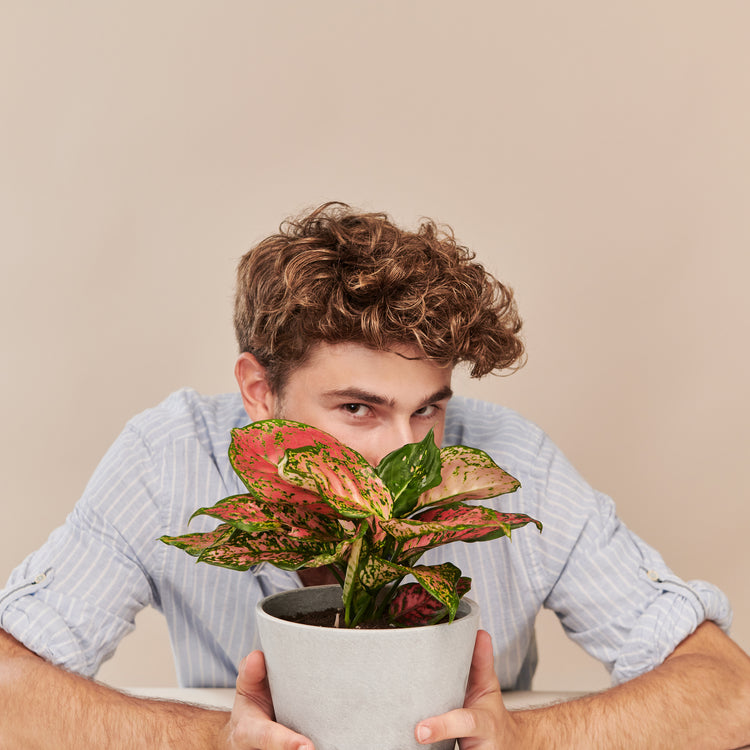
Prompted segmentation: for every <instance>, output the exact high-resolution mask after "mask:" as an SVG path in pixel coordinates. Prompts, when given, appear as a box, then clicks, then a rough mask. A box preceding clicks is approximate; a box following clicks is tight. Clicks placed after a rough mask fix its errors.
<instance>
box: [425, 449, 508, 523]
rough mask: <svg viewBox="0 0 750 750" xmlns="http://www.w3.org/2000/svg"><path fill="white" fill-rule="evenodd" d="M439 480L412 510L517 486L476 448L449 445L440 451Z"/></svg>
mask: <svg viewBox="0 0 750 750" xmlns="http://www.w3.org/2000/svg"><path fill="white" fill-rule="evenodd" d="M440 457H441V459H442V462H443V467H442V469H441V475H442V481H441V483H440V484H439V485H437V487H433V488H432V489H430V490H428V491H427V492H425V493H424V494H423V495H421V496H420V498H419V500H418V501H417V504H416V506H415V509H418V508H426V507H428V506H432V505H445V504H447V503H455V502H458V501H463V500H484V499H486V498H489V497H496V496H497V495H504V494H506V493H508V492H515V491H516V490H517V489H518V488H519V487H520V486H521V483H520V482H519V481H518V480H517V479H515V477H512V476H511V475H510V474H508V472H507V471H505V470H504V469H501V468H500V467H499V466H498V465H497V464H496V463H495V462H494V461H493V460H492V459H491V458H490V456H489V455H487V453H485V452H484V451H481V450H479V449H478V448H467V447H466V446H464V445H452V446H449V447H447V448H443V449H442V450H441V451H440Z"/></svg>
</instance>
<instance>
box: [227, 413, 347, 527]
mask: <svg viewBox="0 0 750 750" xmlns="http://www.w3.org/2000/svg"><path fill="white" fill-rule="evenodd" d="M318 439H322V440H325V441H329V440H333V438H331V436H330V435H328V434H327V433H325V432H322V431H321V430H316V429H315V428H313V427H309V426H308V425H304V424H302V423H300V422H291V421H289V420H281V419H267V420H262V421H260V422H253V423H252V424H250V425H248V426H247V427H242V428H236V429H234V430H232V442H231V444H230V446H229V461H230V462H231V464H232V466H233V467H234V470H235V472H236V473H237V475H238V476H239V477H240V479H242V481H243V482H244V484H245V486H246V487H247V488H248V490H250V492H251V493H252V494H253V495H255V496H256V497H257V498H258V500H259V501H260V502H267V503H268V504H269V506H270V507H271V508H273V506H274V505H276V504H278V503H285V504H288V505H289V504H294V505H303V506H306V507H307V509H308V510H309V511H310V512H312V513H315V514H317V515H319V516H329V517H335V515H336V512H335V510H334V509H333V508H331V506H330V505H328V504H327V503H325V502H323V501H321V499H320V498H319V497H318V496H317V495H316V494H315V493H312V492H308V491H306V490H304V489H302V488H300V487H299V486H298V485H294V484H291V483H290V482H287V481H286V480H285V479H283V478H282V477H280V476H279V472H278V464H279V462H280V461H281V459H282V458H283V457H284V452H285V450H286V449H287V448H289V447H300V446H303V445H311V444H313V445H314V444H315V441H316V440H318Z"/></svg>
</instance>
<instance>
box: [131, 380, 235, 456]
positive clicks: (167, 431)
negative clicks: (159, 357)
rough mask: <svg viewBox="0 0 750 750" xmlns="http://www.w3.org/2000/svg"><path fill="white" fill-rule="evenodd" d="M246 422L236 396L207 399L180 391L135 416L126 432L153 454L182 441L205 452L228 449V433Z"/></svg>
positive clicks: (216, 396) (211, 396)
mask: <svg viewBox="0 0 750 750" xmlns="http://www.w3.org/2000/svg"><path fill="white" fill-rule="evenodd" d="M247 422H248V418H247V415H246V414H245V410H244V409H243V407H242V399H241V398H240V395H239V394H238V393H224V394H219V395H210V396H207V395H203V394H201V393H198V392H197V391H195V390H193V389H192V388H183V389H181V390H179V391H175V392H174V393H172V394H171V395H169V396H168V397H167V398H166V399H164V401H162V402H161V403H160V404H158V405H157V406H154V407H151V408H149V409H146V410H145V411H142V412H141V413H140V414H137V415H136V416H135V417H133V418H132V419H131V420H130V421H129V422H128V424H127V427H126V429H127V430H130V431H131V432H134V433H136V434H137V435H138V436H139V437H140V439H141V440H143V441H144V442H145V443H146V444H147V445H148V446H149V447H150V448H151V449H153V450H160V449H164V448H166V447H167V446H170V445H174V444H175V443H178V442H184V441H186V440H187V441H190V440H193V441H197V442H198V443H200V444H202V445H204V446H205V447H206V448H209V447H212V446H216V445H217V444H221V445H223V444H224V443H226V444H227V445H228V441H229V437H230V435H229V433H230V430H231V429H232V428H234V427H242V426H244V425H245V424H247Z"/></svg>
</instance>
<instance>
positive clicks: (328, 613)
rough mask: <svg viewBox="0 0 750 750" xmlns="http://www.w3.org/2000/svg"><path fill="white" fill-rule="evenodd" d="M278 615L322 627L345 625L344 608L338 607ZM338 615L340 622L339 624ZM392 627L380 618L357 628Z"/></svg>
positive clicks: (379, 628) (377, 628) (376, 628)
mask: <svg viewBox="0 0 750 750" xmlns="http://www.w3.org/2000/svg"><path fill="white" fill-rule="evenodd" d="M278 616H279V617H281V619H282V620H287V621H289V622H299V623H301V624H303V625H317V626H318V627H321V628H336V627H340V628H343V627H344V610H343V609H337V608H336V607H329V608H328V609H322V610H319V611H317V612H300V613H298V614H294V615H284V616H283V617H282V616H281V615H278ZM337 616H338V623H339V624H337ZM392 627H393V625H391V624H390V623H389V622H388V621H386V620H380V621H378V622H366V623H363V624H362V625H357V628H360V629H363V630H364V629H366V628H368V629H375V630H382V629H384V628H392Z"/></svg>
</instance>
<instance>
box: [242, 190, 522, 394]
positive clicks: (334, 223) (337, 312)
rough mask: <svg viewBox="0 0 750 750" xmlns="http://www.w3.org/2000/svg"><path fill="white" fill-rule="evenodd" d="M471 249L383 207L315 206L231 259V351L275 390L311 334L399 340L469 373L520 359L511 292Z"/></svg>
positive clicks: (373, 343) (388, 342)
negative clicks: (402, 223) (407, 226)
mask: <svg viewBox="0 0 750 750" xmlns="http://www.w3.org/2000/svg"><path fill="white" fill-rule="evenodd" d="M474 257H475V255H474V253H473V252H472V251H471V250H469V249H468V248H466V247H463V246H461V245H459V244H458V243H457V242H456V240H455V237H454V235H453V232H452V230H451V229H450V228H448V227H440V228H439V227H438V226H437V225H436V224H435V223H434V222H433V221H431V220H429V219H424V220H422V222H421V224H420V226H419V227H418V229H417V230H416V231H414V232H410V231H405V230H402V229H399V228H398V227H397V226H395V224H393V222H392V221H391V220H390V218H389V217H388V216H387V215H386V214H384V213H361V212H358V211H355V210H354V209H352V208H351V207H350V206H348V205H347V204H345V203H338V202H331V203H326V204H324V205H322V206H320V207H319V208H317V209H315V210H314V211H312V212H311V213H309V214H307V215H303V216H300V217H298V218H293V219H287V220H286V221H285V222H283V223H282V224H281V226H280V227H279V233H278V234H274V235H271V236H270V237H268V238H266V239H265V240H263V241H262V242H260V243H259V244H258V245H256V246H255V247H254V248H252V249H251V250H250V251H249V252H248V253H247V254H245V255H244V256H243V257H242V259H241V261H240V263H239V266H238V269H237V292H236V298H235V314H234V327H235V333H236V336H237V341H238V344H239V347H240V351H242V352H250V353H251V354H253V355H254V356H255V357H256V358H257V359H258V361H259V362H260V363H261V365H263V367H265V368H266V374H267V378H268V382H269V384H270V385H271V388H272V389H273V391H274V392H276V393H279V392H281V389H282V388H283V386H284V384H285V382H286V378H287V376H288V375H289V374H290V373H291V372H292V371H293V370H294V369H295V368H296V367H298V366H300V365H301V364H302V363H303V362H304V361H305V359H306V357H307V355H308V353H309V350H310V348H311V346H313V345H315V344H316V343H319V342H326V343H337V342H356V343H360V344H364V345H365V346H369V347H372V348H374V349H378V350H387V349H389V348H391V347H393V346H394V345H408V346H412V347H416V349H417V350H418V351H419V352H420V353H421V355H422V356H424V357H425V358H428V359H431V360H434V361H435V362H437V363H438V364H441V365H456V364H458V363H461V362H467V363H470V364H471V366H472V367H471V371H470V373H471V376H472V377H475V378H479V377H482V376H483V375H486V374H488V373H490V372H492V371H494V370H503V369H508V368H513V367H514V366H520V365H518V363H519V362H521V360H522V358H523V353H524V347H523V343H522V341H521V339H520V338H519V335H518V334H519V332H520V330H521V319H520V318H519V316H518V312H517V310H516V305H515V302H514V299H513V293H512V291H511V290H510V289H509V288H508V287H506V286H504V285H503V284H501V283H500V282H499V281H498V280H497V279H495V278H494V277H493V276H491V275H490V274H489V273H488V272H487V271H485V269H484V267H483V266H482V265H481V264H480V263H477V262H474Z"/></svg>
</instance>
